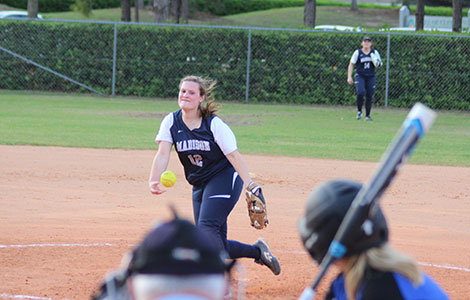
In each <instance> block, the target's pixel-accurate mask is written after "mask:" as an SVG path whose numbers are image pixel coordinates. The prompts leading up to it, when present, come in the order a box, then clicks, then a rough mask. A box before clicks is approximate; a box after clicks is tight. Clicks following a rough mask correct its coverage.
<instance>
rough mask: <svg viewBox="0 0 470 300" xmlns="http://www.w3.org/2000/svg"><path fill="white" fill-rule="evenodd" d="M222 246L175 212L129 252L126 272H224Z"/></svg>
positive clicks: (225, 265)
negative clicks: (220, 247) (130, 254)
mask: <svg viewBox="0 0 470 300" xmlns="http://www.w3.org/2000/svg"><path fill="white" fill-rule="evenodd" d="M226 258H227V255H226V253H225V251H224V250H220V249H219V248H218V247H216V246H215V244H214V242H213V241H212V240H211V238H210V237H209V236H208V235H207V233H205V232H203V231H201V230H200V229H199V228H197V227H196V226H195V225H194V224H192V223H191V222H189V221H187V220H184V219H180V218H179V217H177V216H176V214H175V218H174V220H172V221H170V222H166V223H162V224H160V225H158V226H157V227H156V228H155V229H154V230H153V231H151V232H150V233H148V234H147V236H146V237H145V238H144V240H143V241H142V242H141V243H140V244H139V246H138V247H137V248H136V249H134V251H133V252H132V257H131V261H130V264H129V268H128V271H129V273H130V274H136V273H137V274H169V275H194V274H224V272H225V271H227V267H228V266H227V264H226V261H225V259H226Z"/></svg>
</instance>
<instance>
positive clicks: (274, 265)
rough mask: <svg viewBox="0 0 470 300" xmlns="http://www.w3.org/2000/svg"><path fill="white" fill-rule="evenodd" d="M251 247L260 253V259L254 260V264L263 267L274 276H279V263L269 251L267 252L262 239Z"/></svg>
mask: <svg viewBox="0 0 470 300" xmlns="http://www.w3.org/2000/svg"><path fill="white" fill-rule="evenodd" d="M253 246H255V247H256V248H258V249H259V250H260V252H261V256H260V258H259V259H255V263H258V264H260V265H265V266H267V267H268V268H269V269H270V270H271V271H272V272H273V273H274V275H279V274H280V273H281V264H279V261H278V260H277V258H276V257H275V256H274V255H273V254H272V253H271V251H269V247H268V244H266V242H265V241H264V240H263V239H259V240H257V241H256V243H254V244H253Z"/></svg>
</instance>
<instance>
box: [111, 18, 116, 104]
mask: <svg viewBox="0 0 470 300" xmlns="http://www.w3.org/2000/svg"><path fill="white" fill-rule="evenodd" d="M116 53H117V23H114V41H113V81H112V82H113V83H112V87H111V90H112V95H113V96H114V95H115V94H114V90H115V88H116Z"/></svg>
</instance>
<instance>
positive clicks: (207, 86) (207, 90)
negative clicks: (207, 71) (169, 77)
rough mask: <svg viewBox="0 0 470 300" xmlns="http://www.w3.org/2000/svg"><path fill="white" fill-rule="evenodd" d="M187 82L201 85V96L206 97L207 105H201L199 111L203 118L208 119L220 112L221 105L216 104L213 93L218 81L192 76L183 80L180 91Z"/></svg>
mask: <svg viewBox="0 0 470 300" xmlns="http://www.w3.org/2000/svg"><path fill="white" fill-rule="evenodd" d="M185 81H189V82H195V83H197V84H198V85H199V94H200V95H201V96H206V101H205V102H206V104H205V105H199V110H200V112H201V115H202V117H203V118H208V117H210V116H212V115H215V113H216V112H217V111H218V110H217V108H218V107H219V106H220V104H216V103H214V95H213V93H212V92H213V91H214V89H215V85H216V84H217V81H216V80H212V79H209V78H204V77H199V76H194V75H190V76H186V77H184V78H183V79H181V81H180V85H179V87H180V89H181V86H182V85H183V82H185Z"/></svg>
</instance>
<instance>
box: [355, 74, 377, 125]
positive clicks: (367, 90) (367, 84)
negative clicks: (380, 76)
mask: <svg viewBox="0 0 470 300" xmlns="http://www.w3.org/2000/svg"><path fill="white" fill-rule="evenodd" d="M374 90H375V75H374V76H370V77H369V76H362V75H359V74H356V97H357V99H356V104H357V111H361V112H362V104H363V103H364V96H366V105H365V107H366V116H370V111H371V108H372V98H373V97H374Z"/></svg>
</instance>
